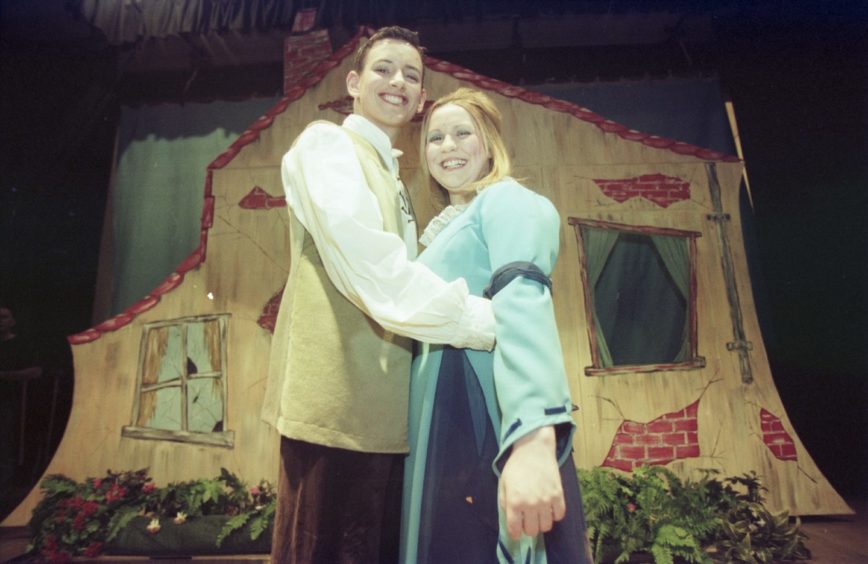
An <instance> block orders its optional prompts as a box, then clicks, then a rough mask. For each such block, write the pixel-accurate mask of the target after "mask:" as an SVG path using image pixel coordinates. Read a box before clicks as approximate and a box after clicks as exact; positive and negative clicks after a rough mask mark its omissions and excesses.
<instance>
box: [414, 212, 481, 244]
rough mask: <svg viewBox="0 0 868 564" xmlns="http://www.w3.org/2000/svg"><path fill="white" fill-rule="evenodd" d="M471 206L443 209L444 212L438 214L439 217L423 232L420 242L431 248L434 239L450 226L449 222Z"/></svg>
mask: <svg viewBox="0 0 868 564" xmlns="http://www.w3.org/2000/svg"><path fill="white" fill-rule="evenodd" d="M469 205H470V204H455V205H449V206H446V207H445V208H443V211H441V212H440V213H439V214H437V217H435V218H434V219H432V220H431V222H430V223H429V224H428V226H427V227H426V228H425V231H423V232H422V236H421V237H419V242H420V243H421V244H423V245H425V246H426V247H427V246H429V245H430V244H431V242H432V241H433V240H434V238H435V237H436V236H437V235H439V234H440V232H441V231H443V229H445V228H446V226H447V225H449V222H450V221H452V220H453V219H455V218H456V217H458V216H459V215H461V212H463V211H464V210H466V209H467V207H468V206H469Z"/></svg>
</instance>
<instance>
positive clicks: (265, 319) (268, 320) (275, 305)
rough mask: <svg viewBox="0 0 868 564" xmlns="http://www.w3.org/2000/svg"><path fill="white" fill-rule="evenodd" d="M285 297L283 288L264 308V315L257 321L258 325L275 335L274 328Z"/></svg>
mask: <svg viewBox="0 0 868 564" xmlns="http://www.w3.org/2000/svg"><path fill="white" fill-rule="evenodd" d="M282 297H283V288H281V289H280V291H279V292H278V293H276V294H274V295H273V296H271V299H270V300H268V302H267V303H266V304H265V307H263V308H262V313H261V314H260V315H259V319H257V320H256V323H257V324H259V326H260V327H262V328H263V329H265V330H266V331H268V332H269V333H271V334H272V335H274V326H275V323H276V322H277V312H278V311H279V310H280V299H281V298H282Z"/></svg>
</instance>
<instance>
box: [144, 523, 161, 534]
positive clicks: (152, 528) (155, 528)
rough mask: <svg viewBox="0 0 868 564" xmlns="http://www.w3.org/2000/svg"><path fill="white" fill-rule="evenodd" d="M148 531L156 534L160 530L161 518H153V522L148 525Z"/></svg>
mask: <svg viewBox="0 0 868 564" xmlns="http://www.w3.org/2000/svg"><path fill="white" fill-rule="evenodd" d="M147 529H148V532H149V533H151V534H152V535H155V534H157V533H159V532H160V520H159V519H151V522H150V523H148V526H147Z"/></svg>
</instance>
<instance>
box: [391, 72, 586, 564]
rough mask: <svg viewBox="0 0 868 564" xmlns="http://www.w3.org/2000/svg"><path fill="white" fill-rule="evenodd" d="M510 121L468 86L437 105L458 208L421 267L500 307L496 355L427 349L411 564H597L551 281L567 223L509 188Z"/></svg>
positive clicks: (411, 473)
mask: <svg viewBox="0 0 868 564" xmlns="http://www.w3.org/2000/svg"><path fill="white" fill-rule="evenodd" d="M500 124H501V116H500V112H499V111H498V110H497V108H496V106H495V105H494V104H493V103H492V102H491V100H490V99H489V98H488V97H487V96H485V95H484V94H483V93H481V92H479V91H476V90H470V89H466V88H462V89H459V90H456V91H455V92H453V93H452V94H449V95H447V96H445V97H443V98H441V99H440V100H438V101H437V102H435V104H434V105H433V106H432V107H431V110H430V112H429V113H428V115H427V117H426V119H425V121H424V123H423V126H422V162H423V166H424V167H426V168H427V172H428V173H429V176H430V178H431V186H432V193H433V194H434V195H435V197H438V198H440V199H441V201H442V203H443V204H446V203H447V202H448V206H446V207H445V208H444V209H443V211H442V212H441V213H440V215H439V216H438V217H437V218H435V219H434V220H433V221H432V222H431V224H430V225H429V226H428V228H427V229H426V230H425V232H424V233H423V235H422V239H421V240H422V242H423V244H425V245H427V247H428V248H427V249H426V250H425V251H424V252H423V253H422V254H421V255H420V257H419V260H420V261H421V262H423V263H424V264H426V265H427V266H428V267H429V268H431V270H433V271H434V272H435V273H437V274H439V275H440V276H441V277H442V278H444V279H445V280H447V281H448V280H453V279H456V278H459V277H463V278H465V279H466V280H467V283H468V285H469V287H470V291H471V293H473V294H476V295H486V296H489V297H491V298H492V306H493V309H494V315H495V320H496V334H497V343H496V346H495V349H494V351H493V352H490V353H489V352H484V351H475V350H469V349H456V348H452V347H449V346H438V345H427V344H420V345H419V347H420V349H419V351H418V353H417V356H416V358H415V359H414V363H413V375H412V379H411V384H410V456H409V458H408V461H407V465H406V467H405V474H404V504H403V523H402V546H401V550H402V562H418V563H441V562H449V563H457V562H459V563H460V562H465V563H468V564H469V563H473V564H479V563H482V562H496V561H500V562H521V563H524V562H535V563H539V562H564V563H570V564H576V563H582V562H590V561H591V559H590V556H589V552H588V548H587V543H586V540H585V524H584V516H583V514H582V506H581V497H580V493H579V488H578V482H577V478H576V473H575V468H574V466H573V462H572V458H571V450H572V449H571V440H572V434H573V430H574V423H573V420H572V416H571V412H572V403H571V401H570V395H569V387H568V385H567V381H566V376H565V372H564V366H563V356H562V354H561V347H560V341H559V338H558V332H557V326H556V323H555V316H554V310H553V307H552V300H551V282H550V280H549V275H550V274H551V270H552V268H553V267H554V263H555V260H556V258H557V252H558V236H559V229H560V225H559V224H560V220H559V217H558V213H557V211H556V210H555V208H554V206H553V205H552V204H551V202H549V201H548V200H547V199H546V198H544V197H542V196H540V195H538V194H536V193H534V192H532V191H531V190H528V189H527V188H525V187H523V186H522V185H521V184H519V183H518V182H517V181H516V180H515V179H513V178H511V177H510V176H509V173H510V162H509V156H508V154H507V151H506V148H505V146H504V143H503V139H502V137H501V132H500V129H501V126H500Z"/></svg>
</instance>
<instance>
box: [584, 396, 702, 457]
mask: <svg viewBox="0 0 868 564" xmlns="http://www.w3.org/2000/svg"><path fill="white" fill-rule="evenodd" d="M698 408H699V400H696V401H695V402H693V403H692V404H690V405H688V406H687V407H685V408H684V409H680V410H678V411H673V412H671V413H665V414H663V415H661V416H660V417H657V418H656V419H654V420H652V421H649V422H647V423H639V422H637V421H630V420H624V421H623V422H621V425H620V427H619V428H618V431H617V432H616V433H615V437H614V439H613V440H612V446H611V447H610V448H609V453H608V454H607V455H606V460H605V461H603V464H601V466H608V467H610V468H616V469H618V470H623V471H625V472H632V471H633V470H635V469H636V468H638V467H639V466H650V465H663V464H669V463H670V462H672V461H673V460H679V459H682V458H696V457H698V456H699V433H698V429H699V423H698V419H697V415H696V414H697V411H698Z"/></svg>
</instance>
